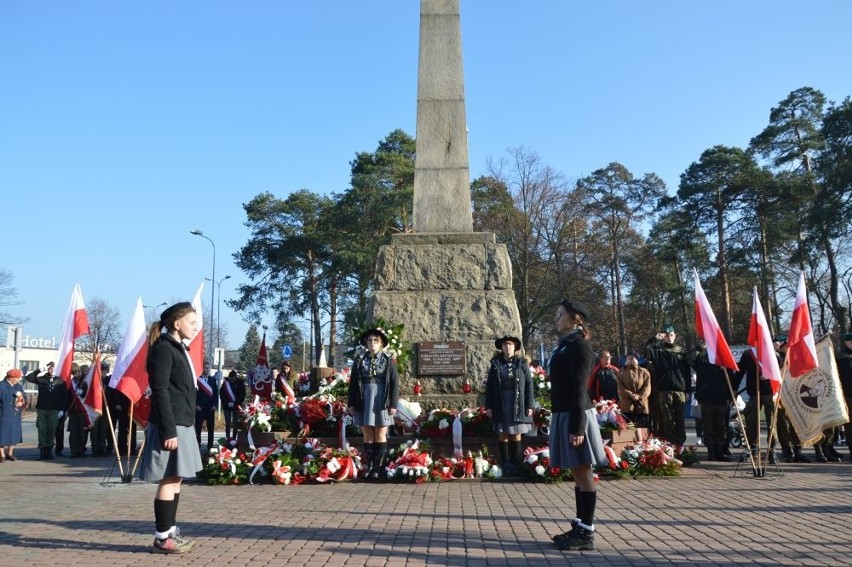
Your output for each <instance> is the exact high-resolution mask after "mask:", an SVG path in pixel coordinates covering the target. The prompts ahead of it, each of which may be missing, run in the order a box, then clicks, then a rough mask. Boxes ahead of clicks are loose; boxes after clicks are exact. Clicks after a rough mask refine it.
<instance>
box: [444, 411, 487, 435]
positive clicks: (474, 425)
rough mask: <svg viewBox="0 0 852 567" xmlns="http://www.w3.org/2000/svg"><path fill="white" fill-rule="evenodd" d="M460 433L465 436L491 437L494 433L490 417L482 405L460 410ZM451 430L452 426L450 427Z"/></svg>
mask: <svg viewBox="0 0 852 567" xmlns="http://www.w3.org/2000/svg"><path fill="white" fill-rule="evenodd" d="M461 420H462V422H461V423H462V435H464V436H465V437H491V436H493V435H494V429H493V428H492V421H491V418H490V417H488V413H487V412H486V411H485V408H484V407H481V406H480V407H478V408H476V409H467V410H464V411H462V412H461ZM450 430H451V431H452V428H450Z"/></svg>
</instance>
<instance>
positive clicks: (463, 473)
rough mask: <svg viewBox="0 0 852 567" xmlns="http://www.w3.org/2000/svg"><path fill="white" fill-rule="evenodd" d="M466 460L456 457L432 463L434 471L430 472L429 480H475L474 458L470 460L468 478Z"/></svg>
mask: <svg viewBox="0 0 852 567" xmlns="http://www.w3.org/2000/svg"><path fill="white" fill-rule="evenodd" d="M465 461H466V459H459V458H456V457H445V458H442V459H437V460H435V461H433V462H432V470H431V471H429V480H431V481H438V482H440V481H446V480H456V479H459V478H473V474H474V473H473V457H471V459H470V464H469V468H470V473H469V474H470V476H469V477H468V473H467V470H466V469H467V467H468V465H467V464H466V462H465Z"/></svg>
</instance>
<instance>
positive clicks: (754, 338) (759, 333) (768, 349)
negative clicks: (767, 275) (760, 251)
mask: <svg viewBox="0 0 852 567" xmlns="http://www.w3.org/2000/svg"><path fill="white" fill-rule="evenodd" d="M752 298H753V300H752V307H751V323H750V324H749V328H748V344H750V345H751V346H752V351H753V352H754V358H755V360H757V367H758V369H759V370H760V374H761V375H763V376H764V377H765V378H767V379H768V380H769V382H770V384H771V386H772V393H773V394H777V393H778V390H780V389H781V369H780V368H778V359H777V358H776V357H775V347H774V345H773V344H772V334H771V333H770V332H769V325H768V324H767V323H766V315H764V313H763V307H761V306H760V298H759V297H758V296H757V286H755V287H754V291H752Z"/></svg>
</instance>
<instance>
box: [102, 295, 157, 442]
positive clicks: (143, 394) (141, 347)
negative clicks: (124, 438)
mask: <svg viewBox="0 0 852 567" xmlns="http://www.w3.org/2000/svg"><path fill="white" fill-rule="evenodd" d="M147 363H148V334H147V332H146V329H145V311H144V309H143V307H142V298H141V297H140V298H138V299H137V300H136V308H135V309H134V310H133V316H132V317H131V318H130V324H129V325H128V326H127V331H126V332H125V333H124V339H122V341H121V346H119V347H118V354H117V355H116V360H115V369H114V370H113V373H112V377H111V378H110V381H109V387H110V388H113V389H115V390H118V391H119V392H121V393H122V394H124V395H125V396H126V397H127V399H128V400H130V403H131V404H134V406H135V407H134V408H133V419H134V420H135V421H137V422H138V423H139V424H140V425H142V426H143V427H144V426H145V425H146V424H147V423H148V415H149V413H150V411H151V390H150V389H149V388H148V368H147Z"/></svg>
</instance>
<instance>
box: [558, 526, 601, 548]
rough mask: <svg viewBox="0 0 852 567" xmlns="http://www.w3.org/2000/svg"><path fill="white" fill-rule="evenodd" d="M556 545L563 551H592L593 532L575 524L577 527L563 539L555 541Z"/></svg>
mask: <svg viewBox="0 0 852 567" xmlns="http://www.w3.org/2000/svg"><path fill="white" fill-rule="evenodd" d="M555 543H556V547H557V548H558V549H562V550H565V551H594V550H595V549H597V546H596V545H595V532H593V531H591V530H587V529H586V528H582V527H580V526H577V529H576V530H575V531H574V532H572V533H571V534H570V535H569V536H568V537H566V538H565V539H560V540H559V541H556V542H555Z"/></svg>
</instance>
